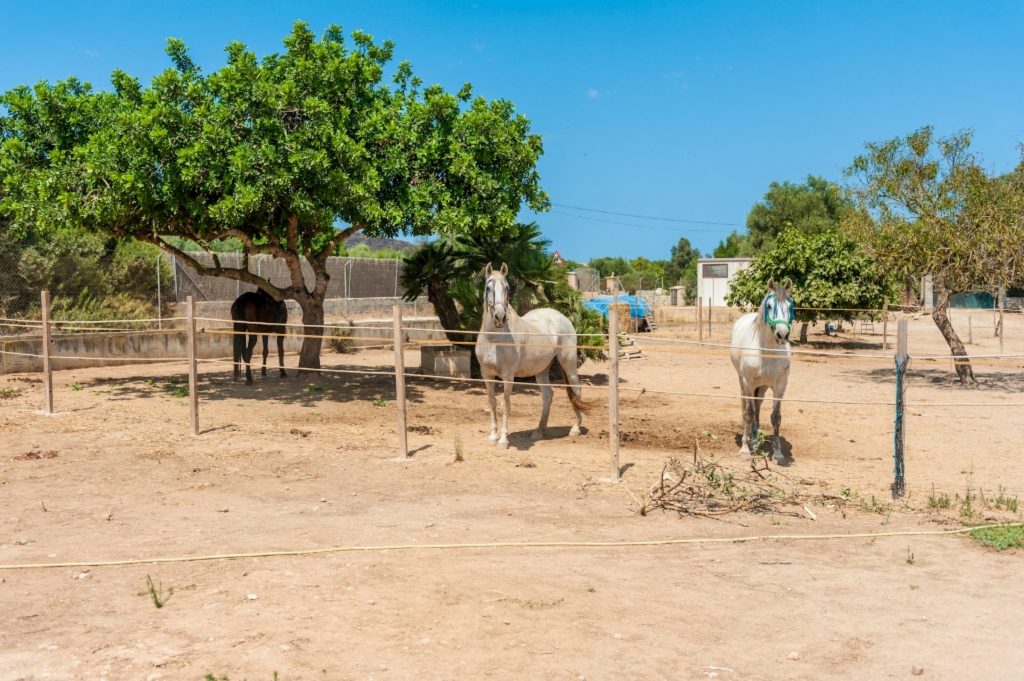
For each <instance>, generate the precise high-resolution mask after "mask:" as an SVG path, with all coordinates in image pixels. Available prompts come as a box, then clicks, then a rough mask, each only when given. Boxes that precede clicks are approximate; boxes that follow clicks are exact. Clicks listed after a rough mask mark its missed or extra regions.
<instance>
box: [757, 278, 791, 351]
mask: <svg viewBox="0 0 1024 681" xmlns="http://www.w3.org/2000/svg"><path fill="white" fill-rule="evenodd" d="M791 288H793V281H792V280H791V279H789V278H787V279H786V281H784V282H783V283H782V284H776V283H775V280H774V279H769V280H768V295H766V296H765V297H764V300H763V301H762V302H761V318H762V320H763V321H764V323H765V324H767V325H768V326H770V327H771V329H772V332H773V333H774V334H775V340H777V341H778V342H780V343H785V342H786V341H787V340H789V332H790V330H791V329H792V328H793V321H794V319H795V318H796V314H795V306H794V305H793V299H792V298H790V297H789V290H790V289H791Z"/></svg>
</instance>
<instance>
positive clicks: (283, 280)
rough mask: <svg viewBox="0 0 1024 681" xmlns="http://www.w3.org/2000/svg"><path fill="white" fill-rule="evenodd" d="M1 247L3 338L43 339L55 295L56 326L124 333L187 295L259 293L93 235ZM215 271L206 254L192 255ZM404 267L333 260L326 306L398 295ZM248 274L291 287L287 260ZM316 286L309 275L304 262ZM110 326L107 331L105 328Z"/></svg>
mask: <svg viewBox="0 0 1024 681" xmlns="http://www.w3.org/2000/svg"><path fill="white" fill-rule="evenodd" d="M0 246H7V247H2V248H0V336H21V335H30V334H38V333H39V324H40V319H41V316H42V304H41V300H40V292H41V291H43V290H48V291H49V292H50V299H51V304H50V311H51V317H52V319H53V320H54V321H56V322H60V321H80V322H81V321H109V322H110V323H111V324H110V325H111V326H115V323H116V328H125V329H138V328H158V327H160V326H162V325H163V324H162V320H163V319H166V318H168V317H173V316H175V311H174V306H175V304H176V303H179V302H184V301H185V300H186V299H187V297H188V296H193V297H194V298H195V300H197V301H232V300H234V299H235V298H237V297H238V296H239V295H241V294H242V293H243V292H245V291H252V290H255V287H254V286H252V285H250V284H244V283H241V282H238V281H235V280H233V279H227V278H224V277H212V276H202V275H200V274H198V273H197V272H196V271H195V270H194V269H192V268H191V267H189V266H188V265H187V264H185V263H184V262H183V261H182V260H181V259H180V258H176V257H174V256H171V255H169V254H166V253H164V252H163V251H161V250H160V249H159V248H157V247H155V246H151V245H148V244H142V243H138V242H130V241H124V242H117V243H116V244H114V245H110V244H109V242H105V241H103V240H101V239H98V238H92V237H89V236H84V237H75V238H73V239H66V240H62V239H57V240H54V241H53V242H52V243H36V244H32V245H27V246H25V245H9V244H0ZM190 255H192V256H193V257H195V258H196V260H198V261H199V262H201V263H204V264H208V265H212V264H213V256H212V255H211V254H209V253H206V252H200V253H191V254H190ZM217 257H218V258H219V260H220V263H221V265H222V266H225V267H240V266H241V264H242V254H241V253H218V254H217ZM404 266H405V263H404V261H402V260H400V259H374V258H349V257H332V258H329V259H328V262H327V271H328V274H329V275H330V277H331V279H330V283H329V285H328V289H327V298H328V299H350V298H396V297H398V296H401V295H402V293H403V289H402V288H401V283H400V282H401V277H402V271H403V269H404ZM249 271H251V272H253V273H255V274H257V275H260V276H264V277H267V278H268V279H269V280H270V282H271V283H273V284H275V285H279V286H287V285H290V284H291V277H290V274H289V272H288V268H287V266H286V265H285V263H284V260H282V259H275V258H273V257H272V256H263V255H259V256H251V257H250V258H249ZM303 273H304V275H305V276H306V277H307V278H308V280H312V276H313V272H312V268H311V267H310V266H309V265H308V264H307V263H305V262H304V263H303ZM104 326H107V325H104Z"/></svg>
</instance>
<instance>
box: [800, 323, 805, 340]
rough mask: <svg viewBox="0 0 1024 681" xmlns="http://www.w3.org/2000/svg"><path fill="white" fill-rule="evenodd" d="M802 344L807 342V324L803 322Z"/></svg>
mask: <svg viewBox="0 0 1024 681" xmlns="http://www.w3.org/2000/svg"><path fill="white" fill-rule="evenodd" d="M800 342H801V343H806V342H807V322H802V323H801V324H800Z"/></svg>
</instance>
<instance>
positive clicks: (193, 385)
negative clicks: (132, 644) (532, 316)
mask: <svg viewBox="0 0 1024 681" xmlns="http://www.w3.org/2000/svg"><path fill="white" fill-rule="evenodd" d="M41 299H42V303H43V310H42V316H43V319H42V320H39V321H36V320H9V319H7V318H0V322H2V323H5V324H8V325H12V326H14V325H21V326H24V327H29V328H38V329H40V331H41V332H42V334H43V336H44V342H43V347H42V353H32V352H23V351H21V350H14V349H9V348H8V347H7V345H8V343H7V342H0V355H10V356H13V357H23V358H35V359H42V360H43V367H44V370H43V374H44V379H43V380H44V391H45V393H44V397H45V399H44V404H45V407H44V408H45V411H46V412H47V413H53V398H52V394H53V381H52V367H53V363H54V362H55V361H58V360H60V361H82V362H97V363H105V362H118V363H120V364H125V363H126V362H125V359H124V358H123V357H95V356H82V355H75V354H54V353H53V352H52V348H51V345H52V343H53V340H52V338H51V336H50V333H51V330H52V329H54V328H57V329H85V330H90V331H94V332H97V333H99V332H117V333H129V334H137V333H161V334H180V333H182V332H185V333H187V334H188V337H189V342H188V345H187V351H186V355H185V356H161V357H138V358H133V359H132V361H131V362H130V363H139V364H144V365H151V364H177V363H182V362H185V363H187V365H188V373H189V386H190V388H189V398H190V421H191V424H192V432H193V434H194V435H199V434H200V432H201V431H200V428H199V400H198V397H199V396H198V387H197V386H198V365H199V364H203V365H215V366H231V367H232V368H234V367H235V362H233V361H230V360H226V359H217V358H213V359H200V358H199V357H198V356H197V351H196V336H197V334H209V335H231V336H234V335H246V331H235V330H234V329H233V328H231V325H232V324H233V322H231V321H229V320H225V319H220V318H210V317H196V316H195V315H194V311H195V303H194V301H193V299H192V298H191V297H190V298H189V299H188V302H187V315H186V316H185V317H171V318H163V319H160V320H157V319H149V320H103V321H74V320H72V321H55V320H51V319H50V318H49V296H48V295H47V293H46V292H43V294H42V296H41ZM157 321H159V322H161V323H173V322H184V324H183V326H182V325H179V326H178V327H177V328H172V329H162V330H152V329H151V330H142V331H139V330H135V329H125V328H119V327H118V325H120V324H143V323H152V322H157ZM197 322H203V323H205V324H207V325H209V326H211V327H213V328H205V327H204V328H202V329H197V326H196V325H197ZM391 322H392V324H391V325H390V327H391V328H390V329H388V328H387V327H384V326H381V325H380V324H379V323H377V324H365V323H364V324H305V323H298V324H282V325H273V326H276V327H281V326H284V327H286V328H288V329H297V330H301V332H298V333H295V332H289V333H288V334H287V335H288V336H290V337H293V338H303V339H306V338H313V339H321V340H364V341H379V343H378V344H377V345H373V346H363V347H377V348H388V347H393V348H394V349H395V363H394V369H393V370H390V371H388V370H375V369H347V368H331V367H317V368H310V367H294V368H292V370H295V371H298V372H314V373H318V374H328V375H338V376H371V377H384V376H386V377H394V379H395V395H396V400H397V404H398V417H399V438H400V441H399V450H400V451H401V452H402V456H403V457H406V458H407V457H408V456H409V451H408V443H407V441H406V437H407V435H406V432H407V428H406V427H405V423H406V417H407V414H406V404H405V398H406V387H405V382H406V380H407V379H409V380H415V381H423V380H426V381H435V382H451V383H459V384H462V385H465V384H474V385H486V384H487V383H492V384H496V383H498V381H491V380H488V379H483V378H472V377H461V376H451V375H440V374H430V373H421V372H415V371H407V370H406V368H405V366H404V356H403V351H404V349H405V348H406V347H414V348H415V347H421V348H422V347H430V346H438V345H446V346H451V345H453V343H451V342H449V341H441V340H436V339H413V338H412V337H413V336H414V335H417V334H433V333H436V331H435V330H433V329H424V328H421V327H412V326H403V325H402V315H401V308H400V307H399V306H398V305H395V306H394V308H393V310H392V317H391ZM899 326H900V330H899V332H900V334H901V339H902V340H901V342H903V343H904V344H905V338H906V328H907V320H906V319H903V320H899ZM310 329H322V330H324V331H325V332H324V333H322V334H309V333H306V332H307V331H309V330H310ZM354 330H356V331H358V330H373V331H374V332H375V335H352V331H354ZM331 332H334V333H331ZM339 332H340V333H339ZM459 333H460V334H462V335H464V336H466V337H473V336H478V335H479V334H481V333H484V332H480V331H465V332H463V331H460V332H459ZM382 334H383V335H382ZM517 335H518V334H517ZM524 335H527V336H543V337H547V338H550V337H551V334H541V333H536V334H524ZM577 336H578V337H580V338H599V339H601V340H602V341H603V343H601V344H600V345H596V346H581V347H587V349H597V350H603V351H606V352H608V353H609V359H610V360H611V364H610V372H609V374H610V376H609V381H608V384H607V385H587V388H588V390H600V391H602V392H604V393H605V394H606V396H607V397H606V399H607V403H608V411H609V431H608V432H609V441H610V445H609V446H610V456H611V462H612V465H611V468H612V475H611V479H612V480H613V481H617V480H618V479H619V477H620V475H621V466H620V464H619V439H620V438H619V436H618V428H619V416H618V398H619V394H620V393H621V392H623V391H625V392H635V393H640V394H641V395H643V394H652V395H665V396H678V397H697V398H702V399H715V400H730V401H735V400H736V399H737V397H738V396H736V395H731V394H716V393H709V392H701V391H686V390H668V389H660V388H656V387H647V386H632V385H621V384H620V381H619V380H618V362H617V359H618V351H617V348H618V339H619V327H618V314H617V309H616V307H615V306H611V307H610V310H609V329H608V332H607V333H604V334H577ZM626 337H627V338H628V339H630V340H632V341H634V342H637V343H644V344H645V347H648V348H649V349H655V348H657V349H658V350H663V351H666V352H670V353H678V354H683V355H691V356H692V355H701V354H705V355H713V356H717V357H722V356H723V355H724V354H725V353H726V352H729V351H731V350H732V348H731V347H730V346H729V345H728V344H724V343H712V342H710V341H704V340H699V341H691V340H684V339H671V338H650V337H644V336H638V335H632V334H630V335H627V336H626ZM23 342H24V340H19V339H15V340H12V341H10V344H14V345H16V344H17V343H23ZM529 344H530V345H536V346H542V347H552V348H553V347H558V345H557V344H554V343H551V342H539V343H529ZM454 345H465V346H473V345H474V343H472V342H464V343H454ZM505 345H516V343H505ZM904 347H905V345H904ZM790 354H791V355H793V356H795V357H797V358H799V357H808V358H827V359H828V360H829V361H840V362H842V361H865V360H867V361H872V362H877V361H878V360H886V361H892V360H893V358H892V357H891V356H889V355H885V354H875V353H857V354H850V353H841V352H829V351H818V350H800V349H795V350H791V351H790ZM950 359H951V357H950V356H948V355H945V356H938V355H923V356H920V357H917V356H915V357H914V360H915V361H939V360H942V361H950ZM952 359H954V360H955V359H956V358H952ZM969 359H970V360H971V361H974V360H990V361H993V362H1019V361H1020V360H1024V354H1010V355H1006V354H988V355H975V356H972V357H970V358H969ZM896 376H897V381H901V380H902V376H901V372H900V371H897V372H896ZM547 385H548V386H550V387H551V388H552V389H554V388H570V389H572V388H574V387H575V386H573V385H570V384H568V383H564V382H562V383H555V382H551V383H548V384H547ZM543 387H544V386H542V385H538V384H536V383H514V384H513V388H514V389H515V390H519V391H522V390H530V391H536V390H540V389H542V388H543ZM897 392H899V391H897ZM753 399H755V400H758V401H761V402H775V401H778V400H780V399H784V401H787V402H792V403H797V404H827V405H840V406H852V407H875V408H885V409H896V410H897V411H896V422H897V424H900V423H901V422H902V421H903V420H905V418H906V417H905V413H904V412H905V405H904V404H903V403H902V401H901V400H897V399H895V398H893V399H885V400H843V399H811V398H799V397H796V398H794V397H786V398H776V397H775V396H774V395H773V396H772V397H768V396H767V395H765V396H763V397H760V398H753ZM913 407H914V410H915V411H919V410H924V409H985V410H990V409H1016V410H1019V409H1021V408H1024V402H1022V401H1000V400H993V401H988V402H969V401H964V402H961V401H953V402H940V401H927V400H925V401H921V402H914V405H913ZM897 468H899V466H897Z"/></svg>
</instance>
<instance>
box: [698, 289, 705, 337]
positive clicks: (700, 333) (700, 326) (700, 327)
mask: <svg viewBox="0 0 1024 681" xmlns="http://www.w3.org/2000/svg"><path fill="white" fill-rule="evenodd" d="M697 342H698V343H703V342H704V299H703V298H701V297H700V296H697Z"/></svg>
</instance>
